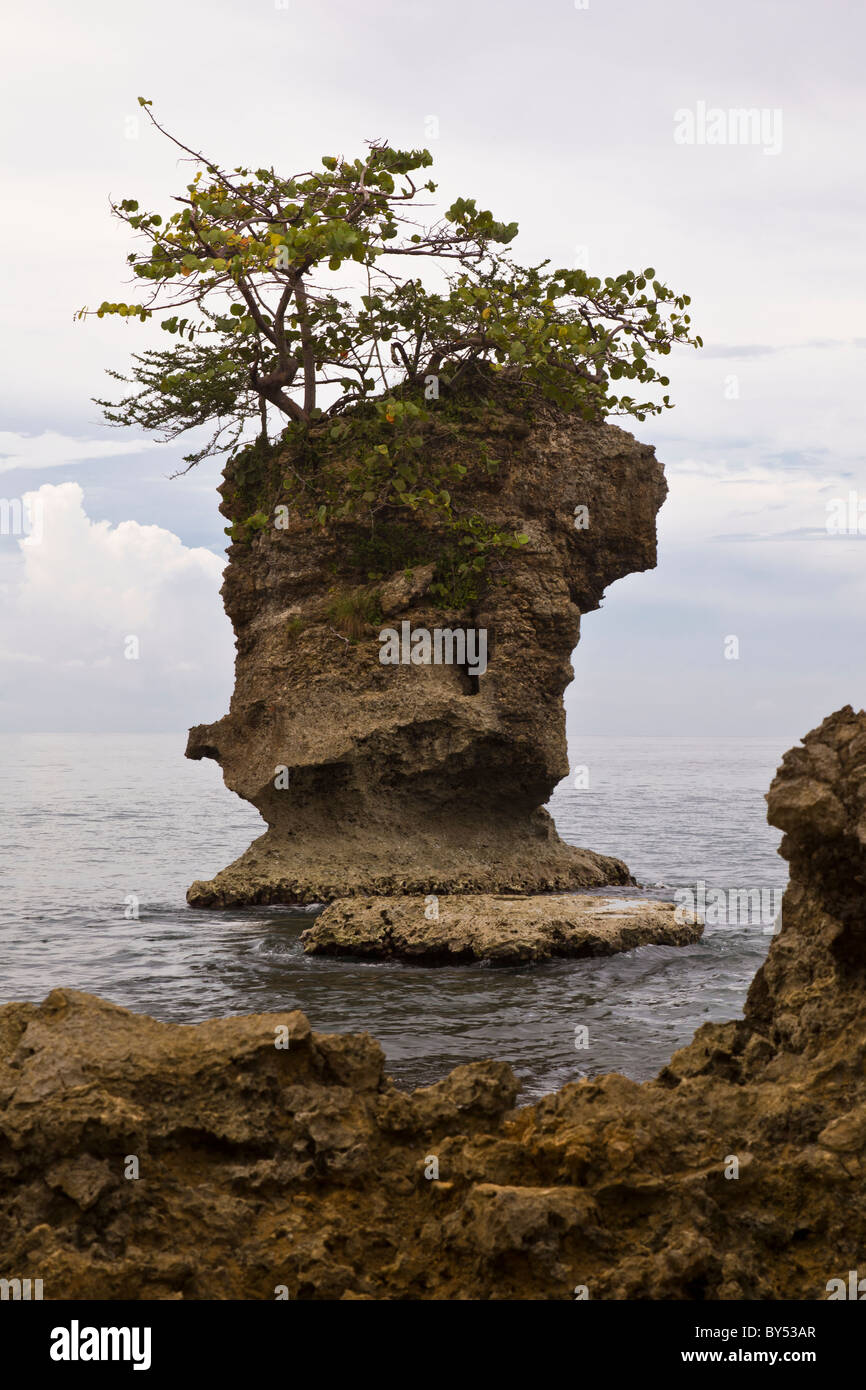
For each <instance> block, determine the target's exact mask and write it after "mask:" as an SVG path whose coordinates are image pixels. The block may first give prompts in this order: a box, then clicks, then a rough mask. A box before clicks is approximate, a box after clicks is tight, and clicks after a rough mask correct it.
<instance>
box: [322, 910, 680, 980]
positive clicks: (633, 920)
mask: <svg viewBox="0 0 866 1390" xmlns="http://www.w3.org/2000/svg"><path fill="white" fill-rule="evenodd" d="M677 917H678V913H677V910H676V908H675V906H674V904H673V903H666V902H654V901H652V900H651V899H648V898H604V897H600V896H598V895H596V894H591V893H567V894H566V893H545V894H543V895H538V896H529V897H521V898H513V897H506V896H505V895H504V894H498V895H497V894H474V895H473V894H461V895H460V896H454V897H451V896H445V897H441V898H438V899H437V898H432V899H430V900H428V899H425V898H412V897H405V898H373V899H367V898H338V899H337V901H336V902H333V903H331V905H330V906H329V907H326V908H325V910H324V912H322V913H321V914H320V915H319V916H318V917H317V918H316V921H315V923H314V925H313V926H312V927H310V928H309V929H308V930H307V931H305V932H304V933H303V935H302V937H301V940H302V941H303V943H304V950H305V951H308V952H309V953H310V955H320V956H357V957H361V958H367V959H370V960H386V959H391V958H397V959H399V960H410V961H415V962H420V963H423V964H430V965H454V964H459V963H460V962H463V961H479V960H484V961H490V962H491V963H493V964H496V965H526V964H527V963H529V962H530V961H531V962H534V963H537V962H540V961H545V960H550V958H551V957H552V956H570V957H572V958H573V959H581V960H585V959H587V958H588V957H590V956H612V955H615V954H616V953H617V952H618V951H633V950H635V948H636V947H638V946H646V945H647V944H649V943H650V942H651V943H653V944H654V945H657V946H688V945H690V944H692V943H693V942H695V941H698V940H700V937H701V933H702V932H703V926H702V925H701V924H700V923H697V922H680V921H678V920H677Z"/></svg>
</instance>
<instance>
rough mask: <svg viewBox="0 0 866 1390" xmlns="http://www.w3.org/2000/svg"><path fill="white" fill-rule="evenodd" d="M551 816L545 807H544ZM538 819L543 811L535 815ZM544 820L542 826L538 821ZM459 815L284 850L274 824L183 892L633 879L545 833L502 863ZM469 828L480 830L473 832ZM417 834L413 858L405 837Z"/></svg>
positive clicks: (601, 883)
mask: <svg viewBox="0 0 866 1390" xmlns="http://www.w3.org/2000/svg"><path fill="white" fill-rule="evenodd" d="M544 816H545V818H546V819H548V820H549V817H548V816H547V813H546V812H545V813H544ZM537 819H539V820H540V819H541V817H540V816H539V817H537ZM542 828H544V827H543V826H542ZM464 829H465V833H463V834H462V835H461V827H460V825H459V824H452V825H451V826H450V827H449V829H448V832H447V834H446V833H445V832H444V831H442V830H439V831H432V830H431V827H430V825H429V824H428V825H426V826H424V827H423V828H422V827H421V826H413V825H412V824H411V823H410V822H409V820H408V818H407V821H406V824H405V826H404V831H403V835H402V836H401V837H399V838H398V839H395V841H394V843H393V845H391V846H390V847H389V846H388V844H387V843H386V842H385V841H384V839H383V841H382V843H380V845H379V849H378V852H377V854H376V855H375V856H374V855H372V854H371V853H370V851H369V845H368V843H367V840H366V838H365V837H366V836H367V835H368V834H369V829H368V827H365V828H363V830H362V831H358V828H357V827H355V832H356V833H355V834H353V833H351V832H349V831H347V832H346V833H345V834H343V835H341V836H340V837H339V846H336V845H334V844H333V843H330V842H329V841H328V840H327V839H325V840H323V841H322V842H321V843H318V844H317V845H316V846H315V847H314V848H313V847H311V846H310V844H309V843H306V844H305V845H303V846H301V845H299V844H295V845H292V846H290V848H289V849H288V850H287V849H286V847H285V845H284V844H283V843H281V841H280V840H279V838H278V837H275V836H274V834H273V832H272V831H267V832H266V834H264V835H262V836H261V837H260V838H259V839H258V840H255V841H254V842H253V844H252V845H250V848H249V849H248V850H247V851H246V853H245V854H242V855H241V857H240V859H236V860H235V862H234V863H233V864H230V865H229V866H228V868H227V869H223V870H222V872H221V873H218V874H217V876H216V878H212V879H207V880H203V879H197V880H196V882H195V883H193V884H192V885H191V886H190V888H189V890H188V892H187V895H186V900H187V902H188V903H189V905H190V907H244V906H249V905H252V904H260V903H261V904H265V903H268V904H275V903H285V904H292V903H317V902H320V903H321V902H323V903H330V902H333V901H334V900H335V899H338V898H346V897H349V896H355V895H361V896H366V897H376V898H388V897H411V896H422V897H423V896H426V895H427V894H430V893H452V894H455V895H460V894H473V895H482V894H495V893H523V894H526V893H538V894H542V893H547V892H569V891H572V892H578V891H579V890H580V889H583V888H603V887H621V886H628V885H631V884H633V883H634V879H633V878H632V876H631V874H630V873H629V870H628V866H627V865H626V864H624V863H623V861H622V860H621V859H614V858H613V857H612V856H611V855H609V854H596V853H594V851H593V850H589V849H578V848H577V847H576V846H574V845H566V844H563V843H562V841H560V840H558V839H557V838H555V837H553V836H551V835H547V834H542V835H539V836H538V838H537V839H535V840H533V839H532V838H530V837H527V836H522V837H521V840H520V843H519V844H517V843H511V842H509V843H511V849H510V852H509V854H508V856H507V859H506V861H505V862H500V861H499V860H497V858H496V846H497V844H499V845H500V846H501V844H502V843H503V842H504V838H505V836H504V833H503V839H500V840H499V841H497V839H496V837H495V836H491V837H486V836H485V835H482V836H481V837H480V838H479V837H478V836H477V834H476V833H475V832H476V831H477V827H475V828H474V829H473V827H471V826H469V825H467V826H466V827H464ZM473 835H474V836H475V838H473ZM410 841H411V843H412V854H411V863H408V864H407V857H406V844H407V843H408V842H410Z"/></svg>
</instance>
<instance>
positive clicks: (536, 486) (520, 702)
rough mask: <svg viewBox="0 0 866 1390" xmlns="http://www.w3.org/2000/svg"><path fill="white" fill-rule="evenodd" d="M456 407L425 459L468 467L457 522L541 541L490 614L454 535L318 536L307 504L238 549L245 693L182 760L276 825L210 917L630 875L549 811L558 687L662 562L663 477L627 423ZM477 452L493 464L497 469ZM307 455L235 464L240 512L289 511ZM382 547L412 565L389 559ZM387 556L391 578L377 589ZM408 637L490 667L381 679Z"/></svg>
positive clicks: (240, 667)
mask: <svg viewBox="0 0 866 1390" xmlns="http://www.w3.org/2000/svg"><path fill="white" fill-rule="evenodd" d="M449 410H450V411H451V424H450V426H449V428H445V426H444V425H443V426H442V427H441V428H440V427H439V426H438V425H435V426H433V427H431V428H430V429H429V431H428V432H427V434H426V435H425V451H426V452H427V454H428V456H430V457H433V456H436V455H437V454H438V453H439V452H442V453H443V454H444V455H446V456H447V457H448V458H449V459H452V458H454V459H456V460H457V461H458V462H460V466H465V467H466V468H467V470H468V471H467V476H466V478H465V480H464V482H462V483H460V482H455V483H454V485H453V487H452V493H453V499H454V504H455V507H456V508H457V510H458V512H459V511H463V512H469V511H473V512H475V513H476V515H477V516H479V517H481V518H483V521H484V524H485V525H487V526H488V527H490V528H495V529H496V530H497V531H499V532H502V533H505V534H507V535H513V534H515V533H522V534H524V535H525V536H526V537H528V541H527V543H526V544H524V545H522V546H520V547H519V548H518V549H516V550H515V549H511V550H508V551H506V552H503V554H502V556H501V557H500V558H498V559H494V560H493V561H491V572H490V575H489V579H490V582H489V583H488V585H487V588H486V590H485V592H483V593H482V595H481V597H480V598H479V599H478V600H477V601H475V600H473V601H472V602H468V601H467V602H466V604H465V606H463V607H459V606H455V607H449V606H448V603H449V602H450V601H451V600H449V599H443V598H442V596H441V593H439V592H438V587H440V586H441V585H442V583H443V581H444V580H449V582H451V581H450V579H449V576H450V575H452V571H453V569H454V568H455V565H456V562H455V561H454V559H453V553H452V552H453V549H454V545H455V538H454V534H453V533H447V532H441V531H440V530H437V528H436V527H435V526H432V525H430V524H428V523H427V522H425V521H424V520H423V519H422V518H420V516H419V518H418V519H417V520H416V522H414V523H413V524H412V528H411V530H409V531H407V532H406V533H405V534H403V533H400V535H399V536H397V537H394V536H393V535H391V532H389V531H388V528H387V525H386V526H385V529H384V531H382V527H381V526H380V531H382V534H383V535H385V536H386V537H387V538H388V545H387V546H385V543H384V542H382V541H379V540H376V538H375V537H376V536H378V535H379V532H376V533H375V536H374V537H373V538H371V536H370V534H369V533H368V532H365V530H364V528H363V527H358V526H354V527H353V526H349V525H348V524H337V525H335V526H333V527H332V528H331V529H330V530H328V531H323V530H322V529H321V528H320V527H319V526H318V525H317V524H315V523H314V522H312V521H308V520H306V519H305V518H304V517H303V516H301V515H297V514H296V508H294V507H292V508H291V509H290V510H291V515H290V517H289V522H288V525H287V527H286V528H285V529H277V528H275V527H274V526H266V527H265V528H264V529H262V530H259V531H257V532H256V533H255V534H254V535H252V537H251V538H250V539H249V540H245V541H239V542H237V543H235V544H233V545H232V546H231V548H230V551H229V564H228V567H227V570H226V577H225V583H224V587H223V595H224V599H225V606H226V612H227V613H228V615H229V617H230V618H231V621H232V623H233V626H234V630H235V634H236V637H237V662H236V671H235V690H234V694H233V696H232V702H231V709H230V712H229V713H228V714H227V715H226V716H225V717H224V718H223V719H220V720H219V721H218V722H217V723H215V724H212V725H200V726H198V727H196V728H194V729H192V730H191V731H190V737H189V744H188V748H187V756H188V757H190V758H214V759H216V760H217V762H219V764H220V765H221V767H222V769H223V775H224V778H225V782H226V785H227V786H228V787H229V788H231V790H232V791H235V792H237V794H238V795H239V796H242V797H244V798H245V799H246V800H247V801H250V802H252V804H253V805H254V806H255V807H256V808H257V809H258V810H259V811H260V812H261V815H262V816H263V818H264V820H265V821H266V822H267V825H268V830H267V832H266V833H265V834H264V835H263V836H261V838H259V839H258V840H256V841H255V842H254V844H253V845H252V846H251V847H250V848H249V850H247V852H246V853H245V854H244V855H242V856H241V858H240V859H238V860H237V861H236V862H235V863H234V864H232V865H230V866H229V867H228V868H226V869H224V870H223V871H222V872H221V873H219V874H218V875H217V876H216V878H214V879H212V880H208V881H199V882H196V883H194V884H193V885H192V887H191V888H190V890H189V895H188V899H189V902H190V903H191V904H192V905H193V906H202V907H204V906H226V905H231V904H241V903H270V902H314V901H319V902H329V901H331V900H333V899H334V898H339V897H346V896H350V895H355V894H367V895H370V894H374V895H376V896H389V895H392V894H393V895H398V894H426V893H491V892H494V893H495V892H516V893H541V892H547V891H552V890H557V889H577V888H588V887H594V886H599V885H603V884H607V883H612V884H622V883H629V882H630V881H631V880H630V878H629V872H628V869H627V868H626V866H625V865H624V864H623V863H622V862H621V861H619V860H613V859H610V858H607V857H605V856H603V855H593V854H592V853H590V852H589V851H587V850H579V849H575V848H573V847H572V846H570V845H567V844H565V843H563V841H561V840H560V839H559V836H558V835H557V833H556V830H555V827H554V825H553V822H552V820H551V818H550V816H549V815H548V813H547V812H546V811H545V810H544V809H543V808H544V806H545V805H546V803H547V802H548V801H549V799H550V795H551V792H552V791H553V788H554V787H555V786H556V784H557V783H558V782H559V781H561V779H562V778H563V777H565V776H566V775H567V774H568V770H569V769H568V759H567V748H566V741H565V714H564V710H563V704H562V693H563V691H564V689H565V687H566V686H567V685H568V683H569V682H570V681H571V680H572V676H573V673H572V667H571V656H572V652H573V651H574V648H575V646H576V645H577V642H578V638H579V633H580V619H581V614H582V613H588V612H591V611H592V610H594V609H596V608H598V607H599V605H600V603H601V599H602V595H603V593H604V590H605V588H606V587H607V586H608V585H609V584H611V583H613V582H614V580H616V579H618V578H621V577H622V576H624V575H627V574H630V573H632V572H634V571H637V570H645V569H649V568H651V567H652V566H653V565H655V561H656V530H655V518H656V513H657V511H658V509H659V507H660V506H661V504H662V502H663V501H664V498H665V494H666V491H667V488H666V485H665V481H664V475H663V471H662V467H661V464H660V463H659V462H658V461H657V460H656V458H655V455H654V453H653V450H652V448H650V447H649V446H647V445H644V444H639V443H637V442H636V441H635V440H634V438H633V437H632V436H631V435H630V434H627V433H626V432H625V431H623V430H620V429H617V428H616V427H614V426H613V425H602V426H599V425H591V424H588V423H586V422H584V421H582V420H580V419H578V418H576V417H574V416H571V415H566V414H563V413H562V412H561V411H559V410H557V409H556V408H554V407H553V406H551V405H550V404H549V403H544V402H543V401H538V402H535V403H533V405H532V409H531V410H529V411H528V410H527V408H526V406H525V404H524V405H522V406H520V408H519V410H518V409H517V407H513V406H512V405H509V402H508V401H507V400H506V401H504V402H503V404H502V407H501V408H497V409H495V410H493V409H488V410H486V413H485V414H484V418H481V419H479V403H478V401H477V400H475V399H473V398H469V399H467V400H466V401H465V402H464V403H463V404H462V405H455V403H454V402H451V403H450V405H449ZM455 412H456V414H455ZM461 412H462V414H461ZM455 419H459V421H460V428H459V431H458V433H457V435H456V436H455V429H454V423H453V422H454V420H455ZM455 440H456V442H455ZM482 446H483V447H484V448H485V449H486V448H489V451H490V453H492V454H493V455H495V457H496V459H497V460H498V463H497V465H496V470H495V471H494V472H488V470H487V468H484V467H481V465H480V464H479V463H478V459H479V457H480V454H479V450H480V449H481V447H482ZM461 461H462V462H461ZM291 463H292V460H287V459H285V458H283V459H281V458H280V457H279V456H276V457H275V458H274V459H273V460H271V461H270V462H268V463H262V464H261V467H260V476H259V474H256V476H255V477H253V478H251V477H250V476H249V474H250V470H251V469H252V465H251V464H249V463H248V462H245V463H244V468H243V470H242V474H243V475H242V476H239V473H240V471H241V470H239V467H238V465H230V466H229V470H228V472H227V475H226V478H225V482H224V484H223V487H222V489H221V491H222V495H223V504H222V510H223V512H224V513H225V515H226V516H227V517H229V519H230V520H232V521H233V522H240V521H242V520H243V518H244V517H246V516H248V515H249V513H250V511H255V509H256V507H259V508H262V507H263V508H264V514H268V515H273V509H274V507H275V506H276V505H278V504H279V503H280V502H281V501H282V494H281V492H280V487H281V485H282V480H283V479H284V477H285V474H286V472H287V470H289V469H290V465H291ZM580 507H582V508H585V509H587V511H586V517H587V518H588V524H587V525H586V526H585V527H584V528H583V529H577V528H576V524H575V521H576V519H575V512H576V509H578V508H580ZM583 517H584V513H580V518H581V519H582V518H583ZM383 525H384V524H383ZM392 531H393V526H392ZM375 546H379V547H380V550H376V549H375ZM382 546H384V548H385V551H388V547H389V546H390V548H391V550H393V553H394V555H396V554H397V552H398V550H399V549H400V547H403V548H404V550H405V551H406V553H407V554H410V555H414V558H413V559H412V560H411V563H409V562H407V561H406V560H405V559H403V560H400V561H395V559H394V558H393V557H391V558H389V553H390V552H389V553H386V554H384V558H383V556H382V553H381V547H382ZM371 547H373V548H371ZM449 547H450V549H449ZM459 558H460V557H459V556H458V559H459ZM371 565H372V566H373V570H372V572H373V573H374V575H375V574H376V573H377V572H380V573H382V570H383V566H384V569H385V570H386V571H387V570H388V567H389V565H390V566H392V567H393V570H394V572H393V573H387V572H386V573H382V577H381V580H376V579H374V580H372V581H371V580H370V573H371ZM449 567H450V568H449ZM455 592H456V591H455ZM453 601H454V602H455V603H456V602H457V600H456V597H455V598H454V600H453ZM347 615H348V617H347ZM368 619H369V620H368ZM374 619H375V620H374ZM403 623H407V624H408V625H409V629H410V631H413V632H414V631H417V630H418V629H426V630H427V631H428V632H433V631H435V630H436V629H442V630H448V631H449V632H450V631H455V630H464V631H465V629H467V628H469V629H472V630H474V631H478V630H482V629H483V630H484V632H485V633H486V634H487V646H488V651H487V669H486V670H485V671H484V673H483V674H481V675H480V676H472V675H470V674H469V673H468V670H467V669H466V668H465V667H461V666H459V665H455V664H447V663H445V664H440V665H435V664H431V665H423V664H422V665H412V664H406V665H403V664H400V665H388V664H382V662H381V661H380V660H379V657H380V653H381V651H382V650H383V649H382V645H381V643H380V641H379V640H378V634H379V632H380V631H381V630H382V629H383V627H394V629H395V631H398V632H401V631H402V625H403ZM449 640H450V639H449ZM281 768H282V769H284V771H283V773H282V774H280V772H279V769H281Z"/></svg>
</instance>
